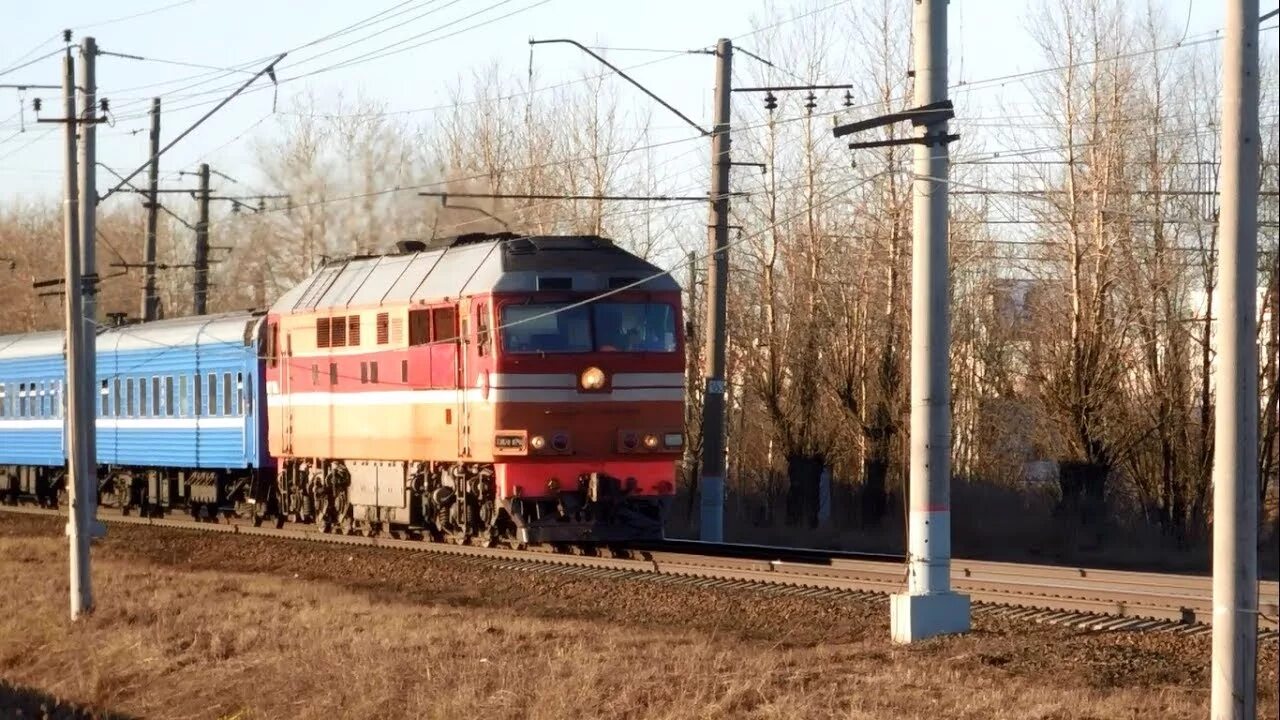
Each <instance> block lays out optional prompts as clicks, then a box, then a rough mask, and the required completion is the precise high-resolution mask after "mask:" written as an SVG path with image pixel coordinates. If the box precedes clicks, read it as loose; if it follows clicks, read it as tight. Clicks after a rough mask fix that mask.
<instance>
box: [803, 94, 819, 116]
mask: <svg viewBox="0 0 1280 720" xmlns="http://www.w3.org/2000/svg"><path fill="white" fill-rule="evenodd" d="M816 107H818V96H817V95H814V94H813V93H809V94H808V95H807V96H806V97H805V103H804V109H805V111H807V112H808V113H809V114H810V115H812V114H813V109H814V108H816Z"/></svg>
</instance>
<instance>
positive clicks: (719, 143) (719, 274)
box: [698, 39, 733, 542]
mask: <svg viewBox="0 0 1280 720" xmlns="http://www.w3.org/2000/svg"><path fill="white" fill-rule="evenodd" d="M732 64H733V42H732V41H731V40H727V39H721V40H720V41H718V42H717V43H716V90H715V127H714V128H713V130H712V132H711V211H710V223H709V224H710V226H711V227H710V233H709V240H710V242H709V243H708V245H709V246H710V247H709V253H708V256H707V259H708V263H707V265H708V266H707V329H706V333H705V334H704V337H705V338H706V340H707V342H708V343H709V345H708V346H707V353H706V362H705V366H704V367H705V372H704V375H705V378H704V379H705V383H704V385H703V390H704V393H703V396H702V477H701V480H700V482H699V483H698V488H699V491H700V493H701V513H700V523H699V536H700V537H701V538H702V539H703V540H706V541H708V542H723V541H724V465H725V457H724V455H725V437H724V436H725V421H724V413H725V403H724V390H725V343H726V333H725V324H726V323H725V316H726V314H727V294H728V281H729V256H728V250H727V246H728V244H729V168H730V160H729V98H730V96H731V92H732V87H731V85H732V82H733V67H732Z"/></svg>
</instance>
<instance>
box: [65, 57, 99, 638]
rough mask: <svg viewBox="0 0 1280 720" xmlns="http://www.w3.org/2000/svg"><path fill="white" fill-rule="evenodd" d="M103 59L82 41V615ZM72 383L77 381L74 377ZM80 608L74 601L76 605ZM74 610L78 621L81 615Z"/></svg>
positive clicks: (94, 472) (91, 515)
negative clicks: (99, 64) (99, 84)
mask: <svg viewBox="0 0 1280 720" xmlns="http://www.w3.org/2000/svg"><path fill="white" fill-rule="evenodd" d="M97 56H98V45H97V43H96V42H94V39H93V38H91V37H85V38H81V39H80V67H79V71H80V79H79V85H80V88H79V89H80V117H79V119H78V121H76V122H74V123H72V126H73V127H78V128H79V130H80V159H79V167H78V170H79V172H80V183H79V185H80V188H79V190H80V203H79V205H80V207H79V211H80V218H79V222H80V232H79V237H78V238H77V240H78V241H79V245H80V248H79V250H80V252H79V255H80V257H79V263H80V283H81V290H80V295H81V297H80V303H81V308H80V310H81V315H80V317H81V322H80V346H79V348H78V351H77V354H78V355H79V363H78V364H79V368H78V373H77V375H76V376H75V377H74V379H73V380H72V381H73V382H75V383H76V384H77V385H78V387H77V392H76V397H75V398H74V399H73V401H74V402H75V403H76V404H77V410H78V412H79V415H78V417H77V419H76V427H77V432H78V434H80V438H79V443H78V445H79V447H78V452H79V453H80V455H81V456H82V460H81V463H82V464H81V469H82V472H80V473H77V474H75V477H74V479H73V480H74V485H75V490H76V497H77V501H76V502H75V503H73V505H72V511H73V512H74V513H75V515H76V521H75V524H76V525H78V530H79V531H78V533H77V536H76V542H77V545H78V549H77V552H78V553H79V552H83V562H82V563H81V564H80V567H79V573H80V579H79V583H80V595H81V601H80V612H90V611H92V610H93V593H92V590H91V585H90V576H89V543H90V541H91V540H92V539H93V538H94V537H95V536H99V535H100V534H101V533H100V532H99V530H100V529H99V528H98V527H97V524H98V523H97V509H98V450H97V417H98V412H97V405H98V371H97V367H98V363H97V336H98V301H97V293H98V289H97V288H98V263H97V253H96V252H95V243H96V241H97V218H98V190H97V183H96V182H95V181H96V179H97V170H98V164H97V132H98V130H97V128H98V120H97V115H98V101H97V93H98V89H97V79H96V74H95V68H94V65H95V61H96V60H97ZM68 378H71V375H70V374H68ZM73 604H74V601H73ZM76 614H77V613H76V611H75V609H74V608H73V610H72V615H73V617H74V616H75V615H76Z"/></svg>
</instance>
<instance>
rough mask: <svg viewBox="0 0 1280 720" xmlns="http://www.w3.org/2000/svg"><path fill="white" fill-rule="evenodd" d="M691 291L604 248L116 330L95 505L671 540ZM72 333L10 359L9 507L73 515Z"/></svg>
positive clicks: (516, 250) (466, 242)
mask: <svg viewBox="0 0 1280 720" xmlns="http://www.w3.org/2000/svg"><path fill="white" fill-rule="evenodd" d="M682 317H683V315H682V307H681V291H680V287H679V286H678V284H676V283H675V281H674V280H672V279H671V278H670V276H669V275H667V274H665V273H663V272H662V271H661V270H659V269H658V268H657V267H655V266H654V265H652V264H650V263H649V262H647V261H645V260H644V259H642V258H640V257H637V256H636V255H634V254H632V253H630V252H628V251H626V250H625V249H623V248H621V247H618V246H617V245H616V244H614V243H613V242H612V241H610V240H609V239H607V238H602V237H598V236H552V235H548V236H518V235H514V234H512V233H483V234H481V233H473V234H469V235H462V236H458V237H454V238H449V239H447V240H443V241H436V242H433V243H431V244H428V243H424V242H419V241H401V242H398V243H397V244H396V246H395V249H394V250H393V251H391V252H388V253H386V254H381V255H361V256H353V257H347V258H342V259H337V260H331V261H328V262H326V263H324V264H323V265H322V266H320V267H319V268H317V269H316V270H315V271H314V272H313V273H312V274H311V275H310V276H308V277H307V278H306V279H304V280H303V281H302V282H301V283H299V284H297V285H296V286H294V287H293V288H292V289H290V290H289V291H288V292H286V293H284V294H283V295H282V296H281V297H280V298H279V299H278V300H277V301H276V302H275V303H274V304H273V305H271V307H270V308H268V309H266V310H265V311H246V312H232V313H225V314H220V315H208V316H196V317H185V318H176V319H167V320H159V321H152V322H132V323H130V322H121V323H118V324H116V325H115V326H110V327H101V328H100V329H99V331H98V334H97V337H96V345H97V387H96V390H97V397H96V398H95V400H96V401H95V403H94V405H95V409H96V419H95V431H96V435H95V438H96V453H97V461H98V462H97V467H98V472H97V478H98V497H99V502H100V503H101V504H102V505H104V506H107V507H113V508H117V509H118V510H119V512H122V513H126V514H128V513H136V514H139V515H145V516H163V515H165V514H168V513H174V512H183V513H189V514H190V515H191V516H192V517H195V518H198V519H204V520H209V521H226V520H228V519H234V518H243V519H251V520H252V522H253V523H254V524H257V525H260V524H262V523H264V522H271V523H275V524H276V525H277V526H283V525H284V524H285V523H305V524H314V525H317V526H320V528H321V529H322V530H324V531H326V532H341V533H366V534H378V533H389V534H392V535H395V536H406V537H420V538H424V539H432V540H437V541H453V542H463V543H483V544H486V545H495V544H513V545H516V546H531V545H551V546H559V545H571V546H572V545H578V546H581V545H594V546H599V545H625V544H626V543H629V542H634V541H645V540H656V539H661V537H662V534H663V526H664V523H665V520H666V517H667V514H668V512H669V508H670V505H671V502H672V500H673V498H674V496H675V493H676V490H677V476H678V475H677V466H678V463H679V460H680V458H681V456H682V455H683V453H684V450H685V448H684V445H685V429H684V426H683V423H684V402H685V387H684V378H685V374H684V363H685V352H684V344H685V333H684V329H685V328H684V323H683V322H682ZM66 395H67V394H66V358H65V345H64V339H63V335H62V333H60V332H38V333H28V334H20V335H8V336H0V498H2V499H3V500H4V501H6V502H10V503H16V502H36V503H38V504H41V505H45V506H54V505H57V504H58V503H59V502H63V501H64V498H65V485H66V477H67V463H66V454H67V453H66V450H67V441H66V439H67V432H66V412H65V405H66Z"/></svg>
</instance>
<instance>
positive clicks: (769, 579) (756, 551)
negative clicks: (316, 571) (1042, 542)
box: [0, 506, 1280, 639]
mask: <svg viewBox="0 0 1280 720" xmlns="http://www.w3.org/2000/svg"><path fill="white" fill-rule="evenodd" d="M0 510H3V511H4V512H8V513H22V514H29V515H44V516H54V515H60V516H64V517H65V513H63V512H61V511H58V510H52V509H43V508H33V507H23V506H4V507H0ZM99 517H100V519H101V520H103V521H104V522H107V523H129V524H135V525H151V526H155V527H165V528H174V529H182V530H196V531H205V532H225V533H238V534H243V535H252V536H258V537H270V538H283V539H290V540H305V541H309V542H325V543H332V544H343V545H359V546H372V547H382V548H388V549H396V550H404V551H415V552H430V553H437V554H445V555H455V556H463V557H468V558H471V559H474V560H477V561H484V562H486V563H489V564H492V565H494V566H495V567H501V568H506V569H511V570H520V571H530V572H555V573H564V574H572V575H576V576H588V577H592V576H598V577H601V578H612V579H627V580H634V581H643V582H659V583H665V584H673V585H686V586H696V587H721V588H730V587H739V588H756V589H759V590H763V591H765V592H771V593H777V594H788V595H803V596H817V597H856V598H863V599H874V598H883V597H884V596H886V595H888V594H889V593H893V592H899V591H900V590H901V589H902V588H903V587H904V584H905V579H906V577H905V567H904V566H903V564H902V559H901V557H895V556H891V555H877V554H870V553H847V552H825V551H819V550H807V549H799V548H776V547H766V546H755V545H732V544H708V543H700V542H696V541H680V540H676V541H670V542H666V543H657V544H652V545H647V546H645V547H643V548H639V549H637V550H635V551H634V552H633V553H632V556H631V557H599V556H592V555H580V554H567V553H554V552H548V551H542V550H515V549H509V548H484V547H478V546H470V545H454V544H448V543H432V542H423V541H418V540H401V539H394V538H389V537H365V536H362V535H337V534H326V533H322V532H320V531H319V530H303V529H294V528H282V529H276V528H266V527H254V526H253V525H252V524H251V523H247V522H244V523H242V522H238V521H232V522H219V523H212V522H196V521H194V520H176V519H155V518H139V517H132V516H123V515H118V514H111V513H101V514H100V515H99ZM951 579H952V586H953V587H954V588H955V589H956V590H957V591H958V592H963V593H966V594H968V595H969V597H970V599H971V600H972V601H973V604H974V610H973V612H974V614H975V615H982V614H995V615H1003V616H1008V617H1012V618H1018V619H1025V620H1032V621H1037V622H1046V623H1053V624H1061V625H1067V626H1071V627H1079V628H1085V629H1091V630H1147V631H1168V632H1178V633H1187V634H1196V633H1203V632H1207V631H1208V628H1209V622H1210V621H1211V618H1212V579H1211V578H1209V577H1206V576H1196V575H1174V574H1163V573H1143V572H1129V571H1118V570H1095V569H1088V568H1071V567H1059V566H1050V565H1023V564H1017V563H997V562H980V561H973V560H963V559H958V560H954V561H953V563H952V575H951ZM1258 590H1259V609H1260V612H1259V622H1258V629H1259V634H1260V637H1262V638H1264V639H1270V638H1275V637H1280V630H1278V628H1277V615H1278V614H1280V608H1278V606H1280V584H1278V583H1276V582H1261V583H1259V588H1258Z"/></svg>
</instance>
